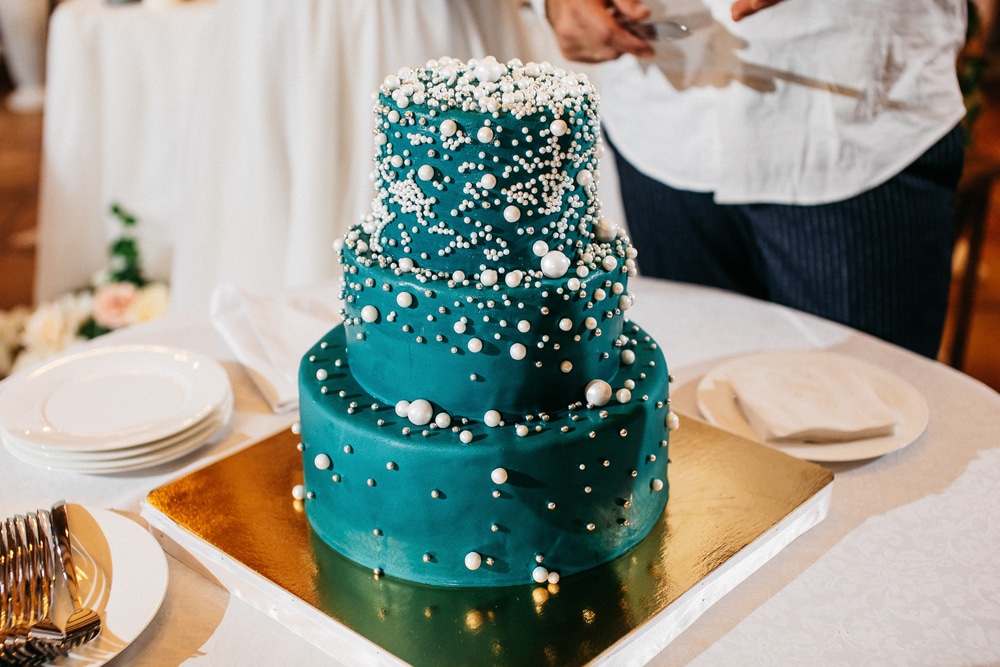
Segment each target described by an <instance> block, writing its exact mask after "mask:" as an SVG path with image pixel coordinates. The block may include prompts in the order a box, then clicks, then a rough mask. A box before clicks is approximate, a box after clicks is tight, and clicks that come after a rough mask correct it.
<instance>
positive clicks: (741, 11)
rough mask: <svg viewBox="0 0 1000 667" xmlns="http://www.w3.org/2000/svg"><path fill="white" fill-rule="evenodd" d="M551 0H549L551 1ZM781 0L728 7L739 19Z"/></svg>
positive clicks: (750, 0)
mask: <svg viewBox="0 0 1000 667" xmlns="http://www.w3.org/2000/svg"><path fill="white" fill-rule="evenodd" d="M551 1H552V0H549V2H551ZM781 1H782V0H736V2H734V3H733V6H732V7H731V8H730V12H732V15H733V20H734V21H739V20H740V19H742V18H746V17H747V16H750V15H751V14H756V13H757V12H759V11H760V10H762V9H767V8H768V7H772V6H774V5H776V4H778V3H779V2H781Z"/></svg>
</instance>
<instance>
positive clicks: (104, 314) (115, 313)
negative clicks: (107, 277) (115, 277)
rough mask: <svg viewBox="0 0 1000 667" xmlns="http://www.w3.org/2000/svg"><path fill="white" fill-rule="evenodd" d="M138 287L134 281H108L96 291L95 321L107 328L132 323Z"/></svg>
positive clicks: (117, 327) (118, 327)
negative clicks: (133, 305) (133, 306)
mask: <svg viewBox="0 0 1000 667" xmlns="http://www.w3.org/2000/svg"><path fill="white" fill-rule="evenodd" d="M135 294H136V287H135V285H133V284H132V283H107V284H105V285H101V286H100V287H98V288H97V291H96V292H94V321H95V322H97V324H99V325H100V326H102V327H105V328H107V329H120V328H121V327H124V326H127V325H129V324H132V303H133V302H134V301H135Z"/></svg>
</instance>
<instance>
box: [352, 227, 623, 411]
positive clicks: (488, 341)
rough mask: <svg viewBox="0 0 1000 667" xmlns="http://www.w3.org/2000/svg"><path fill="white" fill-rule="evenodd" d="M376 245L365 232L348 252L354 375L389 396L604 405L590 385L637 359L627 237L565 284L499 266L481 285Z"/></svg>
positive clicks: (533, 406)
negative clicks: (410, 263) (406, 261)
mask: <svg viewBox="0 0 1000 667" xmlns="http://www.w3.org/2000/svg"><path fill="white" fill-rule="evenodd" d="M365 238H366V237H365V236H364V235H363V234H361V233H359V231H358V229H357V228H356V229H355V231H354V232H353V233H351V234H349V235H348V240H347V243H346V244H345V245H343V246H342V247H341V249H340V254H341V262H342V264H343V266H344V291H343V294H342V296H343V299H344V310H343V315H344V325H345V329H346V331H347V346H348V351H349V355H350V362H351V370H352V373H353V375H354V377H355V378H356V380H357V382H358V383H359V384H360V385H361V386H362V387H364V388H365V390H366V391H368V392H369V393H370V394H372V395H373V396H375V397H377V398H378V399H379V400H380V401H383V402H385V403H389V404H395V403H398V402H399V401H404V400H405V401H414V400H417V399H424V400H427V401H430V402H431V403H433V404H434V405H435V407H436V411H444V412H446V413H448V414H449V415H452V416H465V417H472V418H475V419H481V418H482V417H483V415H484V414H485V413H486V412H488V411H497V412H499V413H500V414H501V415H502V416H503V417H504V418H507V419H509V418H512V417H522V416H525V415H528V414H532V415H537V414H539V412H544V411H548V410H555V409H562V408H565V407H567V406H568V405H571V404H574V403H580V402H593V401H590V400H589V399H588V398H587V396H586V390H587V387H588V385H589V384H590V383H591V382H592V381H595V380H604V381H607V380H610V379H611V378H612V377H614V375H615V374H616V373H617V372H618V369H619V367H620V366H621V365H623V364H624V365H629V364H631V363H633V361H634V358H635V354H634V351H633V350H631V348H630V342H629V338H628V337H627V336H623V335H622V327H623V323H624V322H625V320H626V318H625V311H626V310H627V309H628V308H629V307H630V306H631V304H632V296H631V295H630V294H629V293H628V292H627V281H628V276H629V268H628V266H629V263H628V262H627V261H626V256H627V254H628V253H629V247H628V244H627V242H626V241H625V240H624V238H622V237H619V238H618V239H617V241H616V242H615V243H613V244H606V245H605V246H602V252H603V257H598V256H597V255H591V254H589V253H584V254H583V259H581V260H579V262H578V264H577V266H576V267H575V268H574V270H572V271H568V272H567V273H566V274H565V275H563V276H562V277H560V278H549V277H546V276H545V275H543V274H541V273H540V272H539V273H523V272H520V271H511V272H506V273H498V272H494V271H490V270H487V271H485V272H484V273H483V274H482V275H480V277H479V279H478V280H471V279H469V278H466V277H465V276H464V274H462V273H461V272H456V273H453V274H448V275H439V274H427V273H421V272H414V271H407V270H405V269H401V268H400V266H399V265H398V264H397V263H395V262H391V261H390V260H387V259H385V258H384V257H381V256H380V255H377V254H375V253H372V252H371V251H370V249H369V248H368V246H367V244H366V243H365Z"/></svg>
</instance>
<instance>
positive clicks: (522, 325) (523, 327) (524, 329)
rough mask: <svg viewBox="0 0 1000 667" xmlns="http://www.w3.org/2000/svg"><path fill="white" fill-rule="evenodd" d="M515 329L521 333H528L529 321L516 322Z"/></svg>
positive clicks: (529, 329) (529, 328)
mask: <svg viewBox="0 0 1000 667" xmlns="http://www.w3.org/2000/svg"><path fill="white" fill-rule="evenodd" d="M517 330H518V331H520V332H521V333H528V332H529V331H531V322H529V321H528V320H521V321H520V322H518V323H517Z"/></svg>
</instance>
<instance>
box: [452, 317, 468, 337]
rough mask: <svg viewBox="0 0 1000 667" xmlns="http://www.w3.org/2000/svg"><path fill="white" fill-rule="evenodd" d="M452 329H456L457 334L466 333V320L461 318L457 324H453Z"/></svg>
mask: <svg viewBox="0 0 1000 667" xmlns="http://www.w3.org/2000/svg"><path fill="white" fill-rule="evenodd" d="M452 329H454V330H455V333H457V334H464V333H465V322H463V321H461V320H459V321H458V322H455V326H453V327H452Z"/></svg>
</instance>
